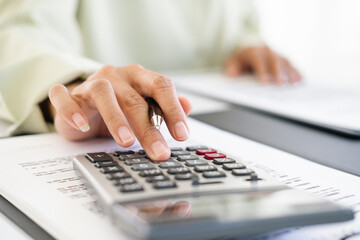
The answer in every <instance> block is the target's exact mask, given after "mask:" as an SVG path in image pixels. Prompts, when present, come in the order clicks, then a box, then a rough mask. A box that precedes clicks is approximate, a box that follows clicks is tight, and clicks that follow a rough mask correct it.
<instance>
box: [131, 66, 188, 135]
mask: <svg viewBox="0 0 360 240" xmlns="http://www.w3.org/2000/svg"><path fill="white" fill-rule="evenodd" d="M129 73H130V77H131V83H130V84H131V85H132V86H133V87H134V88H135V89H136V90H137V91H138V92H139V93H140V94H141V95H144V96H149V97H152V98H154V99H155V101H156V102H157V103H158V104H159V105H160V107H161V109H162V111H163V114H164V118H165V122H166V125H167V127H168V129H169V132H170V134H171V135H172V137H173V138H174V139H176V140H178V141H183V140H186V139H187V138H188V136H189V127H188V125H187V122H186V114H185V113H184V110H183V108H182V106H181V104H180V101H179V98H178V97H177V94H176V91H175V85H174V83H173V81H172V80H171V79H170V78H168V77H166V76H163V75H161V74H158V73H155V72H152V71H149V70H146V69H137V70H134V71H129Z"/></svg>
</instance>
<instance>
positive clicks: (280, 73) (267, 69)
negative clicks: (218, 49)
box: [226, 46, 301, 84]
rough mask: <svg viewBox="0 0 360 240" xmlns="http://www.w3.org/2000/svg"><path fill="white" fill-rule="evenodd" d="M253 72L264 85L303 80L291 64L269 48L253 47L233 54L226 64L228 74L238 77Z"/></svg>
mask: <svg viewBox="0 0 360 240" xmlns="http://www.w3.org/2000/svg"><path fill="white" fill-rule="evenodd" d="M250 71H253V72H254V73H255V75H256V77H257V78H258V79H259V80H260V82H262V83H265V84H266V83H272V82H274V83H276V84H284V83H294V82H298V81H300V80H301V76H300V74H299V73H298V71H297V70H296V69H295V68H294V67H293V66H292V65H291V63H290V62H289V61H288V60H287V59H285V58H283V57H281V56H279V55H278V54H277V53H275V52H274V51H272V50H271V49H270V48H268V47H267V46H263V47H251V48H246V49H244V50H240V51H238V52H236V53H235V54H233V55H232V56H231V57H230V58H229V60H228V62H227V64H226V74H227V75H228V76H229V77H236V76H238V75H240V74H244V73H247V72H250Z"/></svg>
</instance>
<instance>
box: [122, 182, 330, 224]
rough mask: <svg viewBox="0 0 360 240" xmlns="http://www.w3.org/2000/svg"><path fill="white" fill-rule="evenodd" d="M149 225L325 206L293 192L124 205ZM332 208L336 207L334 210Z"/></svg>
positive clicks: (233, 218)
mask: <svg viewBox="0 0 360 240" xmlns="http://www.w3.org/2000/svg"><path fill="white" fill-rule="evenodd" d="M124 207H125V208H127V209H128V210H130V212H132V213H133V214H136V215H137V216H138V217H140V218H142V219H143V220H145V221H147V222H148V223H153V224H159V223H169V222H171V221H192V220H196V219H217V220H221V221H229V222H232V221H239V219H244V220H252V219H253V220H256V219H259V218H261V219H264V218H276V217H282V216H292V215H298V214H299V212H301V213H303V214H306V213H312V212H321V211H326V210H328V209H329V207H330V206H329V205H328V204H326V202H324V201H322V200H319V199H317V198H315V197H313V196H310V195H308V194H304V193H303V192H300V191H294V190H291V189H281V190H272V191H259V192H247V193H244V192H243V193H231V194H218V195H205V196H188V197H182V198H171V199H170V198H169V199H162V200H156V201H148V202H140V203H133V204H126V205H124ZM332 207H333V206H332Z"/></svg>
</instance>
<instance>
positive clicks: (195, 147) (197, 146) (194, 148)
mask: <svg viewBox="0 0 360 240" xmlns="http://www.w3.org/2000/svg"><path fill="white" fill-rule="evenodd" d="M198 149H208V147H207V146H204V145H196V146H188V147H187V148H186V150H188V151H196V150H198Z"/></svg>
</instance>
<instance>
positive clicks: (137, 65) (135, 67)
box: [126, 63, 144, 69]
mask: <svg viewBox="0 0 360 240" xmlns="http://www.w3.org/2000/svg"><path fill="white" fill-rule="evenodd" d="M126 67H127V68H133V69H144V67H143V66H141V65H140V64H137V63H133V64H129V65H127V66H126Z"/></svg>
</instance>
